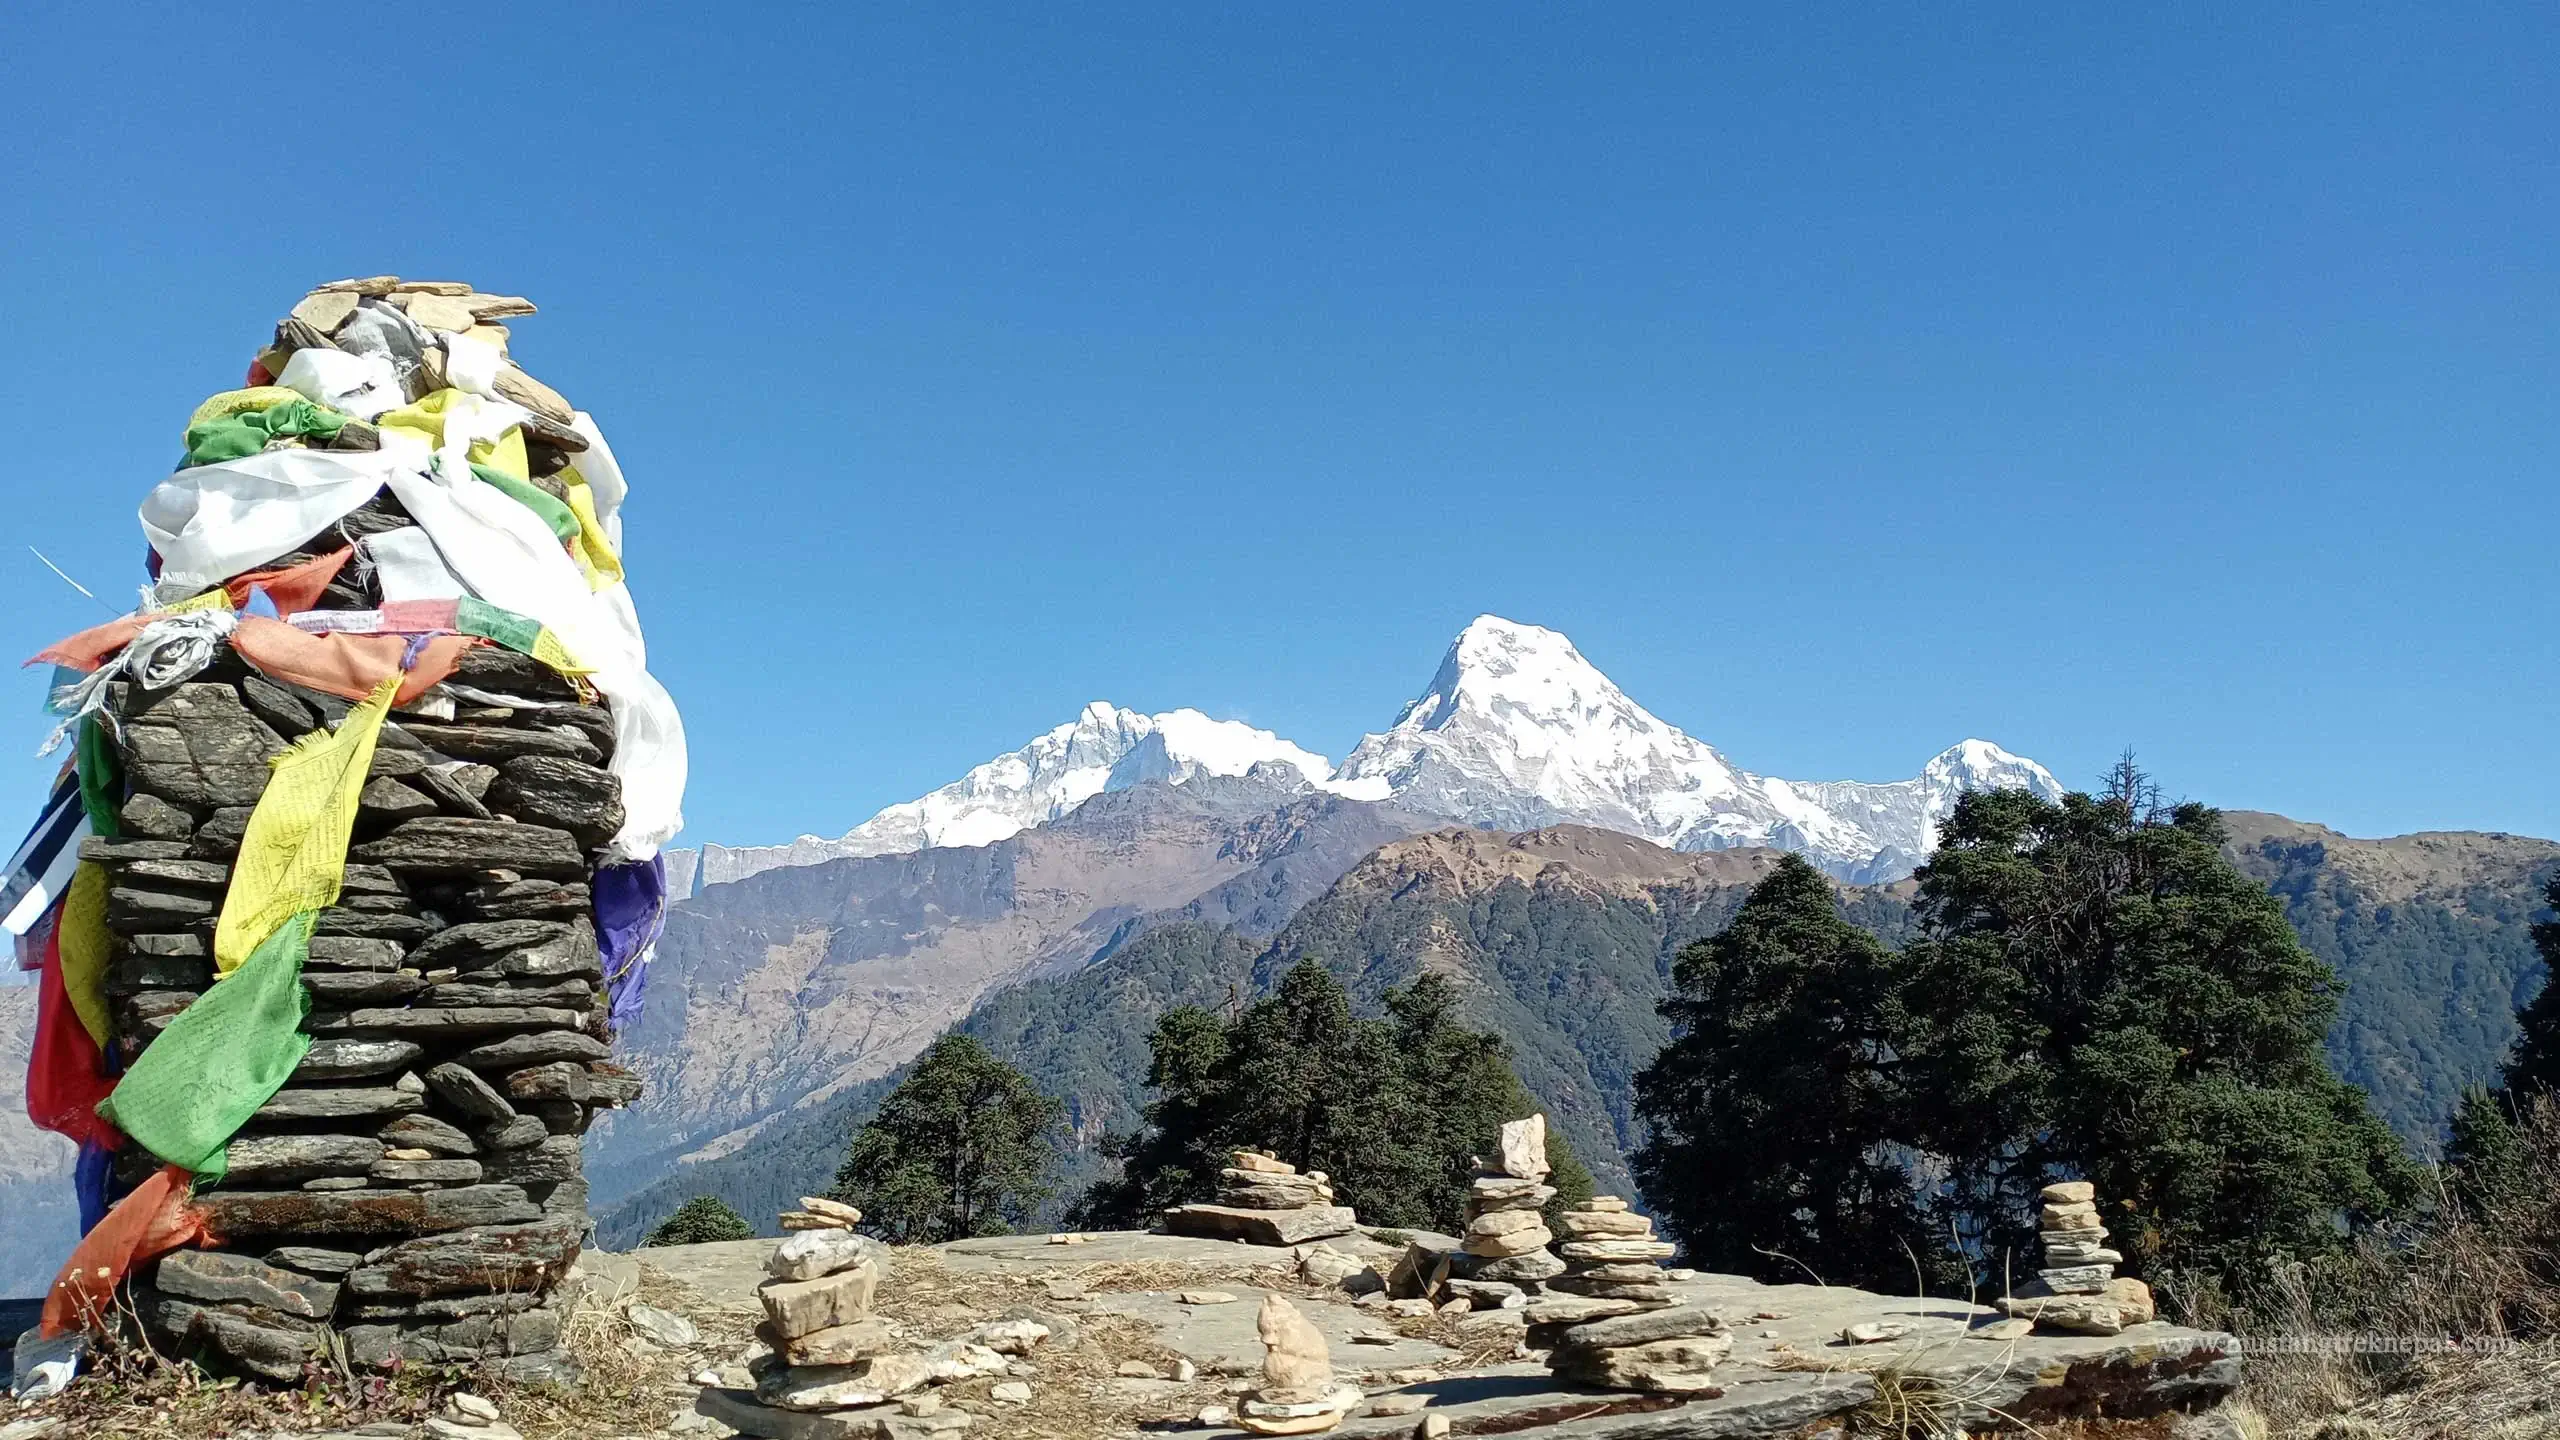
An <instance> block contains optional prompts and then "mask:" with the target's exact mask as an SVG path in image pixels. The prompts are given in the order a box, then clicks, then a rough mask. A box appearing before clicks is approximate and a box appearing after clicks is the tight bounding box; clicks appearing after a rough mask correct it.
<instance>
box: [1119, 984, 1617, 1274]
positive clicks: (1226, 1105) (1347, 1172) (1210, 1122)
mask: <svg viewBox="0 0 2560 1440" xmlns="http://www.w3.org/2000/svg"><path fill="white" fill-rule="evenodd" d="M1384 998H1385V1005H1386V1010H1387V1014H1386V1016H1385V1017H1383V1018H1369V1017H1361V1016H1358V1015H1355V1014H1354V1013H1353V1012H1352V1008H1351V997H1350V995H1349V993H1348V992H1347V991H1345V990H1344V989H1343V986H1342V982H1341V981H1340V980H1338V979H1336V978H1335V977H1334V975H1333V974H1332V973H1331V972H1330V971H1328V970H1326V969H1325V968H1324V966H1323V965H1321V964H1319V963H1317V962H1315V961H1313V960H1306V961H1301V962H1300V963H1299V964H1297V965H1296V966H1294V967H1292V968H1291V969H1290V971H1289V972H1288V973H1287V974H1286V975H1284V976H1282V977H1281V980H1280V983H1279V985H1278V987H1277V988H1275V989H1274V990H1273V992H1272V993H1271V994H1270V995H1269V996H1267V997H1265V998H1264V999H1262V1000H1260V1001H1258V1002H1256V1003H1255V1004H1253V1005H1251V1006H1249V1007H1247V1008H1246V1009H1245V1010H1244V1011H1243V1012H1242V1013H1241V1014H1239V1015H1237V1016H1236V1017H1235V1018H1234V1019H1233V1020H1232V1021H1223V1022H1222V1021H1221V1020H1219V1018H1218V1017H1216V1016H1215V1015H1212V1014H1210V1013H1209V1012H1207V1011H1205V1010H1200V1009H1197V1008H1191V1007H1185V1008H1182V1009H1177V1010H1171V1011H1168V1012H1166V1013H1165V1014H1164V1015H1162V1016H1161V1017H1159V1018H1158V1019H1157V1022H1156V1028H1155V1032H1154V1034H1153V1035H1152V1036H1151V1037H1150V1038H1149V1045H1150V1047H1151V1049H1152V1051H1153V1058H1152V1061H1151V1063H1150V1065H1149V1068H1148V1074H1147V1083H1148V1084H1149V1085H1150V1086H1152V1087H1153V1088H1154V1089H1155V1090H1156V1092H1157V1096H1156V1098H1155V1099H1154V1100H1153V1101H1151V1102H1150V1103H1149V1104H1148V1106H1147V1111H1146V1119H1147V1125H1146V1128H1145V1129H1144V1130H1142V1131H1140V1132H1139V1133H1138V1134H1136V1135H1133V1136H1126V1137H1119V1138H1116V1139H1114V1140H1113V1141H1111V1142H1109V1146H1108V1148H1109V1153H1110V1154H1111V1155H1112V1157H1113V1158H1115V1159H1117V1160H1118V1161H1119V1162H1120V1173H1119V1174H1118V1175H1117V1176H1115V1177H1112V1178H1108V1179H1105V1180H1103V1181H1101V1182H1099V1183H1097V1184H1096V1185H1094V1186H1093V1187H1092V1188H1091V1189H1090V1190H1088V1191H1087V1192H1086V1194H1085V1196H1084V1198H1083V1200H1082V1201H1081V1202H1080V1203H1079V1204H1078V1206H1077V1207H1076V1209H1075V1211H1074V1212H1073V1213H1074V1218H1075V1221H1076V1223H1078V1224H1080V1225H1087V1226H1092V1227H1095V1228H1105V1227H1117V1226H1128V1225H1143V1224H1146V1223H1148V1222H1149V1221H1150V1220H1151V1219H1152V1218H1153V1216H1154V1214H1155V1212H1156V1211H1158V1210H1159V1209H1161V1208H1162V1207H1164V1206H1167V1205H1176V1204H1182V1203H1185V1202H1188V1201H1198V1200H1208V1199H1211V1198H1213V1197H1214V1196H1215V1194H1216V1191H1217V1188H1218V1172H1219V1170H1220V1169H1222V1168H1224V1167H1225V1165H1226V1163H1227V1152H1229V1151H1230V1150H1234V1149H1237V1148H1251V1149H1258V1150H1270V1151H1273V1152H1274V1153H1276V1154H1277V1155H1278V1156H1279V1157H1280V1158H1281V1159H1283V1160H1286V1161H1288V1162H1290V1163H1291V1164H1293V1165H1296V1166H1297V1167H1298V1168H1300V1169H1301V1170H1322V1171H1324V1172H1325V1173H1326V1174H1327V1175H1328V1176H1329V1177H1330V1178H1331V1180H1332V1183H1333V1187H1334V1193H1335V1194H1336V1195H1337V1196H1338V1197H1339V1198H1340V1199H1341V1201H1342V1203H1344V1204H1346V1205H1350V1206H1352V1207H1354V1208H1355V1209H1357V1210H1358V1211H1359V1212H1360V1216H1361V1218H1362V1219H1363V1220H1365V1221H1368V1222H1370V1223H1372V1224H1378V1225H1395V1226H1427V1227H1436V1228H1441V1229H1447V1228H1451V1227H1453V1226H1455V1225H1456V1224H1457V1223H1458V1221H1459V1220H1460V1218H1461V1216H1462V1215H1463V1213H1464V1212H1463V1209H1462V1205H1463V1201H1464V1196H1465V1193H1466V1188H1467V1183H1468V1179H1469V1166H1468V1161H1469V1159H1470V1157H1472V1156H1475V1155H1481V1154H1486V1153H1488V1152H1490V1151H1491V1149H1492V1148H1493V1145H1494V1143H1495V1140H1496V1139H1497V1137H1498V1136H1499V1133H1500V1131H1501V1127H1502V1123H1503V1122H1504V1121H1506V1120H1514V1119H1518V1118H1520V1117H1521V1116H1523V1115H1526V1114H1528V1113H1530V1112H1531V1111H1532V1110H1533V1109H1534V1108H1535V1106H1534V1105H1533V1104H1532V1103H1531V1102H1530V1100H1529V1097H1528V1095H1527V1092H1525V1091H1524V1090H1523V1089H1522V1088H1521V1085H1520V1081H1519V1078H1518V1077H1517V1076H1516V1075H1515V1074H1514V1073H1513V1072H1512V1070H1511V1063H1510V1054H1509V1051H1508V1050H1507V1049H1506V1048H1505V1047H1504V1045H1503V1043H1502V1041H1501V1040H1500V1039H1499V1038H1498V1037H1495V1036H1492V1035H1487V1034H1482V1033H1480V1032H1476V1031H1471V1030H1467V1029H1465V1028H1464V1027H1462V1026H1460V1025H1459V1024H1458V1023H1457V1020H1456V1012H1457V992H1456V990H1455V988H1454V987H1452V986H1451V985H1450V984H1449V982H1448V981H1447V980H1445V979H1442V978H1440V977H1438V976H1425V977H1423V978H1421V979H1419V980H1417V981H1416V982H1415V983H1414V984H1413V985H1411V986H1409V987H1406V988H1405V989H1402V990H1390V991H1388V992H1387V994H1386V996H1385V997H1384ZM1548 1151H1549V1156H1550V1160H1549V1163H1550V1164H1554V1165H1556V1166H1557V1170H1556V1184H1557V1187H1558V1189H1559V1191H1560V1192H1562V1193H1561V1194H1560V1196H1559V1199H1563V1198H1568V1197H1569V1198H1573V1199H1582V1198H1587V1197H1588V1196H1589V1195H1590V1193H1591V1178H1590V1174H1589V1172H1588V1171H1586V1170H1584V1169H1583V1168H1582V1167H1581V1165H1580V1164H1579V1163H1578V1162H1576V1161H1574V1159H1573V1157H1572V1155H1571V1153H1570V1150H1569V1149H1568V1148H1567V1147H1565V1146H1564V1145H1563V1144H1562V1142H1561V1141H1560V1140H1559V1139H1557V1138H1555V1137H1554V1136H1553V1134H1552V1132H1550V1139H1549V1144H1548ZM1559 1160H1561V1161H1562V1162H1563V1163H1561V1164H1558V1163H1557V1162H1558V1161H1559ZM1577 1186H1578V1189H1576V1188H1574V1187H1577Z"/></svg>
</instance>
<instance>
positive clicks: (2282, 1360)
mask: <svg viewBox="0 0 2560 1440" xmlns="http://www.w3.org/2000/svg"><path fill="white" fill-rule="evenodd" d="M2520 1130H2521V1134H2522V1139H2523V1141H2524V1147H2525V1155H2526V1171H2525V1175H2524V1177H2523V1180H2522V1183H2520V1184H2519V1185H2517V1186H2516V1187H2514V1188H2513V1189H2512V1190H2511V1191H2510V1192H2509V1193H2508V1194H2507V1196H2506V1197H2505V1198H2503V1199H2499V1200H2496V1201H2493V1202H2489V1203H2485V1204H2479V1205H2474V1206H2470V1207H2466V1206H2464V1205H2463V1204H2461V1203H2459V1202H2458V1201H2457V1200H2456V1198H2455V1197H2454V1196H2453V1195H2452V1194H2451V1193H2440V1194H2439V1195H2438V1196H2437V1197H2436V1206H2435V1210H2436V1216H2437V1218H2436V1220H2435V1222H2434V1223H2433V1224H2432V1225H2430V1226H2429V1227H2427V1228H2426V1229H2424V1230H2423V1231H2420V1232H2417V1233H2413V1234H2410V1235H2406V1236H2402V1237H2398V1238H2397V1243H2396V1244H2386V1243H2383V1242H2380V1241H2368V1242H2366V1243H2364V1244H2362V1245H2360V1246H2358V1247H2357V1248H2356V1249H2355V1250H2354V1251H2352V1252H2350V1253H2348V1254H2346V1255H2344V1256H2340V1257H2337V1258H2335V1259H2331V1260H2327V1261H2324V1262H2321V1263H2318V1264H2306V1265H2297V1266H2292V1267H2289V1268H2287V1269H2285V1270H2283V1271H2281V1272H2279V1273H2277V1274H2275V1275H2273V1276H2271V1277H2269V1278H2268V1279H2267V1280H2266V1281H2265V1282H2264V1283H2262V1284H2260V1285H2258V1286H2256V1287H2254V1288H2253V1289H2252V1290H2250V1291H2249V1292H2247V1293H2245V1294H2242V1295H2230V1294H2225V1293H2223V1292H2222V1291H2220V1290H2219V1289H2217V1288H2214V1287H2210V1286H2199V1287H2193V1288H2181V1287H2178V1286H2175V1285H2171V1286H2168V1287H2165V1289H2164V1298H2165V1299H2166V1300H2167V1301H2168V1302H2169V1303H2170V1304H2171V1305H2173V1306H2174V1307H2175V1308H2176V1309H2177V1311H2178V1312H2179V1313H2180V1316H2181V1318H2184V1319H2186V1320H2188V1321H2189V1322H2190V1323H2193V1324H2199V1325H2206V1326H2210V1327H2214V1328H2219V1329H2224V1330H2229V1331H2231V1332H2233V1333H2235V1334H2238V1335H2240V1336H2242V1337H2244V1339H2253V1340H2263V1339H2268V1338H2273V1337H2315V1338H2316V1337H2328V1338H2330V1339H2333V1340H2343V1341H2345V1342H2348V1343H2345V1344H2337V1345H2327V1346H2311V1347H2305V1348H2304V1349H2302V1350H2300V1351H2292V1352H2287V1351H2276V1352H2272V1353H2271V1352H2270V1351H2269V1350H2267V1349H2266V1348H2265V1347H2263V1346H2261V1347H2258V1348H2257V1349H2255V1350H2254V1351H2253V1353H2251V1354H2250V1356H2249V1359H2248V1364H2247V1368H2246V1371H2245V1374H2246V1377H2247V1379H2246V1382H2245V1395H2246V1398H2247V1400H2248V1402H2249V1403H2250V1404H2251V1405H2252V1406H2253V1407H2255V1409H2256V1410H2258V1411H2259V1412H2261V1413H2262V1414H2263V1415H2264V1417H2265V1421H2266V1426H2267V1434H2268V1435H2269V1436H2270V1437H2271V1440H2363V1437H2368V1436H2371V1437H2382V1436H2388V1437H2391V1440H2404V1437H2405V1440H2457V1437H2459V1440H2472V1437H2479V1436H2491V1435H2494V1436H2497V1437H2498V1440H2542V1437H2546V1436H2547V1437H2550V1440H2560V1102H2555V1101H2554V1100H2552V1099H2550V1098H2548V1097H2546V1098H2542V1099H2540V1100H2537V1101H2535V1102H2534V1103H2533V1104H2532V1105H2531V1106H2530V1107H2528V1109H2527V1110H2526V1112H2525V1113H2524V1115H2523V1116H2522V1117H2521V1123H2520ZM2357 1337H2379V1338H2383V1339H2386V1340H2389V1341H2392V1342H2395V1344H2394V1345H2392V1346H2390V1347H2384V1348H2376V1347H2371V1346H2366V1347H2364V1348H2361V1349H2359V1348H2357V1347H2356V1346H2355V1344H2354V1343H2353V1342H2354V1341H2355V1340H2356V1339H2357ZM2397 1342H2414V1343H2397Z"/></svg>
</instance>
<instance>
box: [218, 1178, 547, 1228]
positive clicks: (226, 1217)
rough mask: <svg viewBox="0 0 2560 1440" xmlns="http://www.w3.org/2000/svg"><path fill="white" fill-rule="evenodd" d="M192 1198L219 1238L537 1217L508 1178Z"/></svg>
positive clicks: (537, 1208) (501, 1222) (454, 1225)
mask: <svg viewBox="0 0 2560 1440" xmlns="http://www.w3.org/2000/svg"><path fill="white" fill-rule="evenodd" d="M194 1204H195V1206H196V1208H197V1209H199V1210H201V1211H203V1212H204V1214H205V1218H206V1220H207V1222H208V1223H210V1224H211V1225H212V1226H213V1231H214V1233H215V1234H217V1235H220V1236H222V1237H223V1238H224V1239H225V1240H237V1239H240V1238H242V1237H246V1236H264V1235H386V1234H430V1235H431V1234H442V1233H443V1232H445V1231H448V1230H460V1229H464V1228H466V1227H469V1226H474V1225H520V1224H524V1223H527V1222H529V1221H536V1220H540V1219H541V1218H542V1210H541V1207H540V1206H537V1205H535V1204H534V1203H533V1202H532V1201H531V1200H528V1199H526V1198H525V1193H524V1191H523V1190H522V1189H520V1188H519V1187H517V1186H514V1185H469V1186H464V1187H463V1188H461V1189H458V1190H354V1191H333V1192H314V1191H302V1190H224V1189H214V1190H207V1191H205V1192H203V1193H202V1194H200V1195H198V1196H196V1197H195V1201H194Z"/></svg>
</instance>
